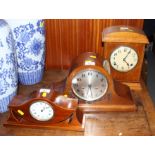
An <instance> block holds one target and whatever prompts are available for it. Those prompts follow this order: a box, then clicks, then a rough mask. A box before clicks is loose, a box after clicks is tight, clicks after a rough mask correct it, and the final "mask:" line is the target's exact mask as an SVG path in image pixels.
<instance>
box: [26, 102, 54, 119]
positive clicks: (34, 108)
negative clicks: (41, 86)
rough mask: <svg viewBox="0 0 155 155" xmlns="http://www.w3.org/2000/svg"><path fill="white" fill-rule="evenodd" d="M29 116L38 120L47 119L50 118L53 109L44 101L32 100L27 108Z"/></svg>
mask: <svg viewBox="0 0 155 155" xmlns="http://www.w3.org/2000/svg"><path fill="white" fill-rule="evenodd" d="M29 111H30V114H31V116H32V117H33V118H34V119H36V120H38V121H48V120H50V119H52V117H53V115H54V111H53V108H52V106H51V105H49V104H48V102H46V101H36V102H33V103H32V104H31V106H30V108H29Z"/></svg>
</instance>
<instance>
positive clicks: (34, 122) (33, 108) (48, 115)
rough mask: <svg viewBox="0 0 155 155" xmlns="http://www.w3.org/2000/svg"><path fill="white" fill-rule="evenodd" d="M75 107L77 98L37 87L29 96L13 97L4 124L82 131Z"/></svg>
mask: <svg viewBox="0 0 155 155" xmlns="http://www.w3.org/2000/svg"><path fill="white" fill-rule="evenodd" d="M77 107H78V101H77V99H72V98H68V97H65V96H63V95H59V94H57V93H56V92H54V91H53V90H52V89H39V90H38V91H35V92H33V93H31V94H30V95H29V96H22V95H18V96H16V97H14V99H13V100H12V102H11V104H10V105H9V118H8V120H7V122H6V123H5V124H4V126H19V127H30V128H49V129H52V128H54V129H63V130H75V131H83V130H84V128H83V126H82V125H81V123H80V122H79V120H80V118H79V117H78V116H77V112H76V111H77Z"/></svg>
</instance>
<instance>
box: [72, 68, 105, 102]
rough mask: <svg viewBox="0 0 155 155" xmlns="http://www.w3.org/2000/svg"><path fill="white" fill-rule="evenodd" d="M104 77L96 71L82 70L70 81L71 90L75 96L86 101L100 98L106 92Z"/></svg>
mask: <svg viewBox="0 0 155 155" xmlns="http://www.w3.org/2000/svg"><path fill="white" fill-rule="evenodd" d="M107 88H108V82H107V79H106V77H105V76H104V75H103V74H102V73H100V72H98V71H96V70H88V69H87V70H82V71H80V72H79V73H78V74H76V75H75V77H74V78H73V80H72V90H73V92H74V94H75V95H76V96H78V97H79V98H80V99H83V100H86V101H94V100H97V99H99V98H101V97H102V96H103V95H104V94H105V93H106V91H107Z"/></svg>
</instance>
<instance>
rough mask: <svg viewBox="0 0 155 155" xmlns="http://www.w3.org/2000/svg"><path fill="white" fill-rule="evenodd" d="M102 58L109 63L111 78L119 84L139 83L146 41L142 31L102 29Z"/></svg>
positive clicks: (133, 29) (117, 27)
mask: <svg viewBox="0 0 155 155" xmlns="http://www.w3.org/2000/svg"><path fill="white" fill-rule="evenodd" d="M102 41H103V43H104V51H103V58H104V59H106V60H108V61H109V62H110V70H111V74H112V77H113V78H114V79H115V80H117V81H120V82H125V83H135V82H139V81H140V75H141V69H142V64H143V58H144V52H145V45H146V44H148V39H147V37H146V35H145V34H144V32H143V31H142V30H139V29H137V28H134V27H130V26H112V27H108V28H106V29H104V31H103V34H102Z"/></svg>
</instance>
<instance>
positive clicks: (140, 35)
mask: <svg viewBox="0 0 155 155" xmlns="http://www.w3.org/2000/svg"><path fill="white" fill-rule="evenodd" d="M102 41H103V42H110V43H111V42H121V43H122V42H123V43H142V44H148V43H149V41H148V39H147V37H146V35H145V34H144V32H143V31H142V30H141V29H137V28H135V27H131V26H110V27H108V28H106V29H104V31H103V33H102Z"/></svg>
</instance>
